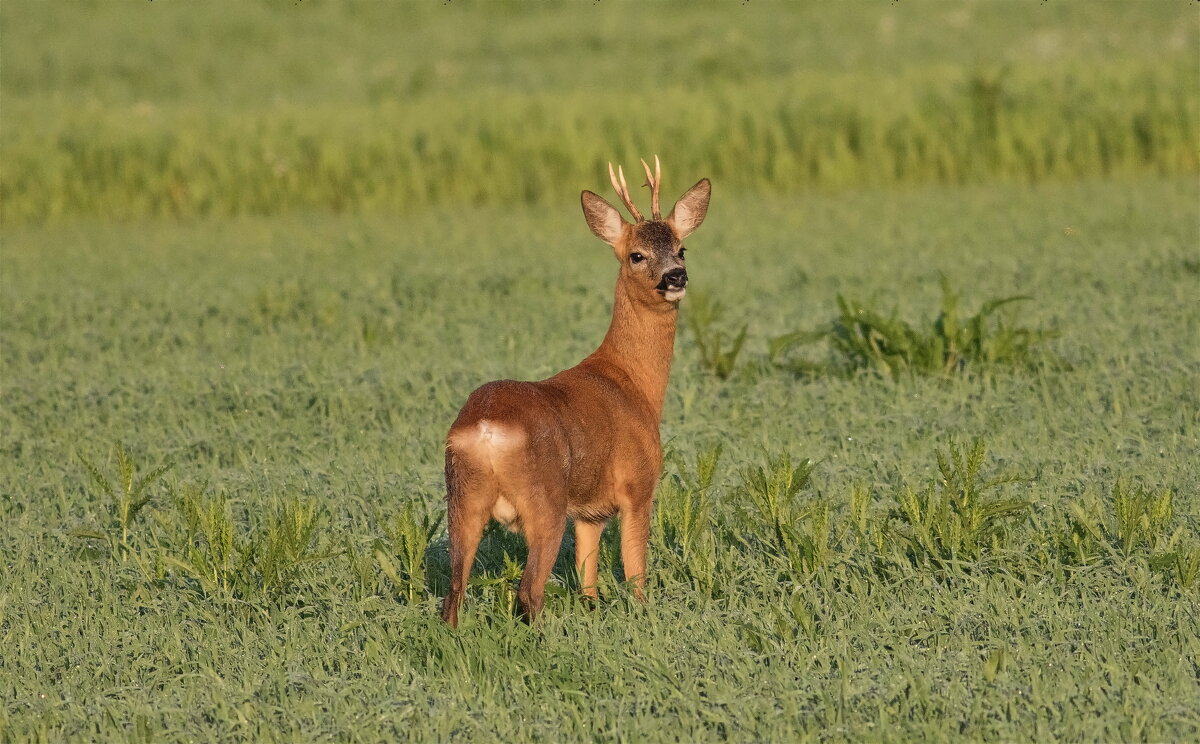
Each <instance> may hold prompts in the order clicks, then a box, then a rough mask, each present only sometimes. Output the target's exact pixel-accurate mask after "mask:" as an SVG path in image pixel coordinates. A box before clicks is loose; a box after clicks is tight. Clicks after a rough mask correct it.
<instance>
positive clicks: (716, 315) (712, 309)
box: [685, 293, 747, 380]
mask: <svg viewBox="0 0 1200 744" xmlns="http://www.w3.org/2000/svg"><path fill="white" fill-rule="evenodd" d="M724 314H725V308H724V307H723V306H722V305H721V303H719V302H717V301H716V300H710V299H709V298H708V296H707V295H705V294H700V293H696V294H693V295H692V298H691V301H690V302H689V303H688V309H687V313H686V316H685V317H686V319H687V326H688V328H689V329H690V330H691V332H692V335H693V336H695V338H696V347H697V349H698V350H699V352H700V360H701V362H703V364H704V367H705V368H706V369H707V370H708V371H710V372H712V373H713V374H714V375H716V376H717V377H718V378H720V379H722V380H724V379H727V378H728V377H729V376H730V375H731V374H733V368H734V364H735V363H736V362H737V358H738V354H740V353H741V351H742V346H743V345H744V344H745V343H746V328H747V326H746V325H742V328H741V330H740V331H738V332H737V333H736V334H732V335H729V334H726V332H724V331H722V330H720V329H718V328H717V325H718V324H719V323H720V321H721V318H722V316H723V315H724Z"/></svg>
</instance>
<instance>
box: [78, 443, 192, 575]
mask: <svg viewBox="0 0 1200 744" xmlns="http://www.w3.org/2000/svg"><path fill="white" fill-rule="evenodd" d="M114 450H115V452H116V457H117V484H116V486H114V485H113V483H112V482H111V481H109V479H108V478H107V477H105V475H104V474H103V473H102V472H100V469H99V468H98V467H96V466H95V465H94V464H92V462H91V460H88V459H87V458H86V457H84V456H83V455H82V454H81V455H79V459H80V461H82V462H83V465H84V467H86V468H87V471H88V474H89V475H90V476H91V478H92V482H93V483H94V484H95V485H96V487H97V488H99V489H100V491H101V492H102V493H103V494H104V496H105V498H106V499H107V500H108V507H107V508H108V511H109V513H110V514H111V515H112V519H111V520H110V522H109V524H108V525H106V528H105V529H88V528H82V527H80V528H75V529H72V530H70V531H69V532H68V534H69V535H70V536H71V537H78V538H82V539H92V540H103V541H104V542H107V543H108V544H109V545H110V547H111V548H112V549H113V550H114V551H120V553H121V554H122V556H128V555H129V531H130V528H131V527H132V526H133V523H134V522H135V521H137V518H138V516H139V515H140V514H141V512H142V509H144V508H145V507H146V506H147V505H148V504H149V503H150V501H151V499H152V498H153V497H152V496H151V495H150V494H149V489H150V487H151V486H152V485H154V484H155V483H157V482H158V481H159V480H161V479H162V477H163V476H164V475H166V474H167V472H168V471H169V470H171V468H173V467H174V466H175V464H174V463H173V462H171V461H169V460H168V461H167V462H166V463H164V464H162V465H160V466H158V467H157V468H155V469H154V470H151V471H150V472H149V473H147V474H145V475H143V476H142V477H141V478H137V479H136V480H135V478H134V475H135V473H136V470H137V468H136V466H135V465H134V462H133V457H132V456H131V455H130V454H129V451H128V450H126V449H125V447H124V446H123V445H122V444H120V443H117V444H116V445H115V447H114ZM118 534H119V535H120V537H119V539H118V537H117V535H118Z"/></svg>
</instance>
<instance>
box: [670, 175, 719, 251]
mask: <svg viewBox="0 0 1200 744" xmlns="http://www.w3.org/2000/svg"><path fill="white" fill-rule="evenodd" d="M710 196H712V183H710V182H709V180H708V179H707V178H702V179H700V182H699V183H697V184H696V185H695V186H693V187H691V188H690V189H688V190H687V193H686V194H684V195H683V196H681V197H679V201H677V202H675V208H674V209H672V210H671V214H670V215H668V216H667V222H670V223H671V225H672V226H673V227H674V228H675V232H676V234H678V235H679V239H680V240H683V239H684V238H686V237H687V236H689V235H691V234H692V233H694V232H695V231H696V228H697V227H700V223H701V222H704V215H706V214H708V199H709V197H710Z"/></svg>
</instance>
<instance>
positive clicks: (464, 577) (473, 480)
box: [442, 447, 496, 628]
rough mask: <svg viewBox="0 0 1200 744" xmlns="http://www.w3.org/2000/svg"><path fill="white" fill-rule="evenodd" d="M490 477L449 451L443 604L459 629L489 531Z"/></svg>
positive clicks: (448, 619)
mask: <svg viewBox="0 0 1200 744" xmlns="http://www.w3.org/2000/svg"><path fill="white" fill-rule="evenodd" d="M489 481H490V473H485V472H482V471H481V470H480V469H479V467H478V466H477V465H475V464H473V463H471V462H470V461H469V460H468V459H466V458H464V457H463V456H462V455H461V454H460V453H458V452H455V451H454V449H453V447H450V448H448V449H447V450H446V501H447V506H448V521H449V533H450V591H448V592H447V593H446V598H445V599H444V600H443V601H442V619H443V620H445V621H446V622H447V623H449V624H450V625H451V627H455V628H457V627H458V609H459V606H460V605H461V604H462V599H463V593H464V592H465V591H466V589H467V582H468V581H469V580H470V578H471V567H472V566H474V565H475V551H476V550H478V548H479V541H480V539H481V538H482V537H483V530H484V528H485V527H487V523H488V519H489V517H490V516H491V512H492V507H493V505H494V504H495V502H496V489H495V487H494V484H493V483H491V482H489Z"/></svg>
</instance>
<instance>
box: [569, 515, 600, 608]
mask: <svg viewBox="0 0 1200 744" xmlns="http://www.w3.org/2000/svg"><path fill="white" fill-rule="evenodd" d="M603 533H604V522H584V521H581V520H577V521H576V522H575V570H576V571H577V572H578V574H579V591H580V592H581V593H582V594H583V596H585V597H588V598H590V599H593V600H594V599H597V598H598V597H599V591H598V590H597V584H598V583H599V579H600V577H599V573H600V571H599V558H600V535H602V534H603Z"/></svg>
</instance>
